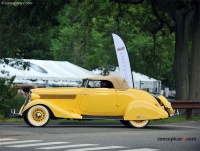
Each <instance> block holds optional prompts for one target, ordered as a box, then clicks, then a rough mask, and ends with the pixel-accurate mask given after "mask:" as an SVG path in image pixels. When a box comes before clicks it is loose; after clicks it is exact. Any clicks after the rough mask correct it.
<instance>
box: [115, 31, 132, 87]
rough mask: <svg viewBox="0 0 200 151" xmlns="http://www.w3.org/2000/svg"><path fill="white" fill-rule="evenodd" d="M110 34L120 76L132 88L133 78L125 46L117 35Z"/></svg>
mask: <svg viewBox="0 0 200 151" xmlns="http://www.w3.org/2000/svg"><path fill="white" fill-rule="evenodd" d="M112 36H113V40H114V44H115V50H116V54H117V60H118V64H119V70H120V76H121V77H122V78H124V79H125V80H126V82H127V83H128V86H129V87H130V88H133V87H134V85H133V78H132V72H131V67H130V62H129V57H128V53H127V49H126V46H125V44H124V42H123V41H122V39H121V38H120V37H119V36H118V35H116V34H112Z"/></svg>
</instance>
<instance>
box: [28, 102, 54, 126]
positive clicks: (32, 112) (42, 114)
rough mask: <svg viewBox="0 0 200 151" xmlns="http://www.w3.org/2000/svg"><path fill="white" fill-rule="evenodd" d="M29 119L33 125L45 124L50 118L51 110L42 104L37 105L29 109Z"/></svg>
mask: <svg viewBox="0 0 200 151" xmlns="http://www.w3.org/2000/svg"><path fill="white" fill-rule="evenodd" d="M27 120H28V122H29V123H30V124H31V125H32V126H45V125H46V124H47V123H48V122H49V120H50V115H49V111H48V109H47V108H46V107H44V106H42V105H35V106H33V107H31V108H30V109H29V110H28V112H27Z"/></svg>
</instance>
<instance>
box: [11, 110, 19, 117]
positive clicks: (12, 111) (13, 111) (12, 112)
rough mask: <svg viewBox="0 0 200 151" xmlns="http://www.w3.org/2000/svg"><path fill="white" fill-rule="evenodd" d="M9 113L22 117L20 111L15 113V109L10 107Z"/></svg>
mask: <svg viewBox="0 0 200 151" xmlns="http://www.w3.org/2000/svg"><path fill="white" fill-rule="evenodd" d="M10 115H11V116H12V117H22V114H20V113H15V109H11V112H10Z"/></svg>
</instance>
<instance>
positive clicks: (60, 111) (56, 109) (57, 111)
mask: <svg viewBox="0 0 200 151" xmlns="http://www.w3.org/2000/svg"><path fill="white" fill-rule="evenodd" d="M35 105H44V106H47V107H48V108H49V109H50V110H51V111H52V113H53V114H54V116H55V117H58V118H74V119H82V116H81V115H79V114H75V113H72V112H68V111H66V110H63V109H61V108H59V107H58V106H56V105H54V104H52V103H50V102H48V101H46V100H42V99H38V100H34V101H31V102H29V103H28V104H27V105H26V106H25V107H24V108H23V110H22V111H21V113H22V115H23V113H25V112H26V111H27V110H28V109H29V108H31V107H32V106H35Z"/></svg>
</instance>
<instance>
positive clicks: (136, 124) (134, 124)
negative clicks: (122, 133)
mask: <svg viewBox="0 0 200 151" xmlns="http://www.w3.org/2000/svg"><path fill="white" fill-rule="evenodd" d="M149 121H150V120H135V121H128V123H129V126H130V127H136V128H142V127H145V126H147V125H148V124H149Z"/></svg>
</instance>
